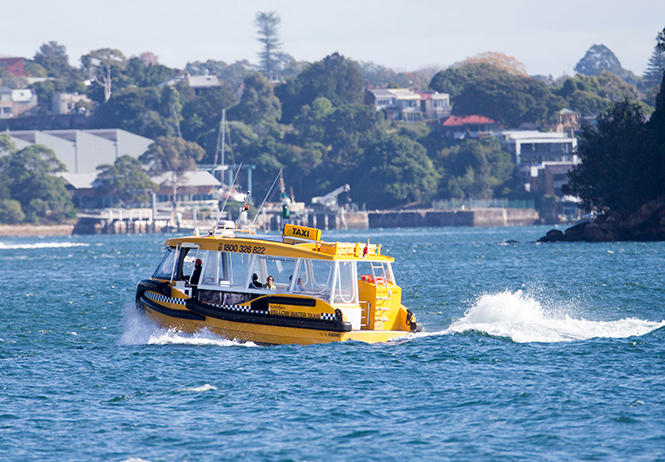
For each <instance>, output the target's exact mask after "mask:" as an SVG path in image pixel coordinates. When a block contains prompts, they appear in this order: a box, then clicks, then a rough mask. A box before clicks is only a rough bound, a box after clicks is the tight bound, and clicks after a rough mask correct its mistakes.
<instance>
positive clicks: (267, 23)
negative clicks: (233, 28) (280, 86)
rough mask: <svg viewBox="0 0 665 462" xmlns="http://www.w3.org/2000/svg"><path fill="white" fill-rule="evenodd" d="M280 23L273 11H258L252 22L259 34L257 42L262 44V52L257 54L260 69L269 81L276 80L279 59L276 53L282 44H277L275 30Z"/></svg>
mask: <svg viewBox="0 0 665 462" xmlns="http://www.w3.org/2000/svg"><path fill="white" fill-rule="evenodd" d="M281 21H282V20H281V18H280V17H279V15H278V14H277V13H276V12H275V11H260V12H258V13H256V18H255V20H254V24H255V25H256V28H257V29H258V33H259V42H261V43H262V44H263V50H262V51H261V52H259V59H260V61H261V64H260V69H261V72H262V73H263V75H265V76H266V77H267V78H268V79H270V80H275V79H277V78H278V76H277V67H278V64H279V59H278V57H277V53H278V51H279V49H280V47H281V45H282V44H281V43H280V42H279V36H278V32H277V29H278V28H279V24H280V22H281Z"/></svg>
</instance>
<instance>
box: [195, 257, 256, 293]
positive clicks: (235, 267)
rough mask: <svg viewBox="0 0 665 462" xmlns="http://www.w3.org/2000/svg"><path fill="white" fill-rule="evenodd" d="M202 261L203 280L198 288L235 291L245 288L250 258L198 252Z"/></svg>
mask: <svg viewBox="0 0 665 462" xmlns="http://www.w3.org/2000/svg"><path fill="white" fill-rule="evenodd" d="M199 255H200V256H199V258H201V259H202V260H203V278H202V279H201V283H200V284H199V286H200V287H201V286H224V287H233V288H236V289H245V288H247V265H248V263H249V260H250V258H251V257H250V256H249V255H247V254H244V253H232V252H218V251H215V250H209V251H203V252H200V254H199Z"/></svg>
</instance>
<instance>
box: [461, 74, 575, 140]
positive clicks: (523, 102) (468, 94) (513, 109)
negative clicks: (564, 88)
mask: <svg viewBox="0 0 665 462" xmlns="http://www.w3.org/2000/svg"><path fill="white" fill-rule="evenodd" d="M564 107H565V102H564V101H563V99H561V98H559V97H556V96H554V95H552V94H551V93H550V91H549V89H548V88H547V86H546V85H545V84H544V83H543V82H540V81H538V80H536V79H533V78H531V77H521V76H516V75H512V74H508V73H507V72H498V73H496V74H495V75H494V76H491V77H486V76H481V77H477V78H475V79H474V80H472V81H471V82H469V83H468V84H467V85H466V86H465V87H464V90H463V91H462V92H461V93H460V94H459V95H458V96H457V97H456V98H454V99H453V113H454V114H456V115H474V114H478V115H484V116H487V117H489V118H491V119H494V120H496V121H497V122H500V123H502V124H503V125H505V126H507V127H519V126H520V125H521V124H523V123H539V122H543V121H546V120H553V119H554V116H555V114H556V113H557V112H558V111H559V110H561V109H563V108H564Z"/></svg>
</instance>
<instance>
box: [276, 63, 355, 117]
mask: <svg viewBox="0 0 665 462" xmlns="http://www.w3.org/2000/svg"><path fill="white" fill-rule="evenodd" d="M275 94H276V95H277V96H278V97H279V99H280V101H281V102H282V122H283V123H291V122H292V121H293V119H294V118H295V117H296V116H297V115H298V114H300V108H302V107H303V106H304V105H311V104H312V102H314V100H315V99H317V98H320V97H322V96H323V97H325V98H327V99H328V100H329V101H330V102H331V103H332V104H333V106H335V107H338V106H342V105H344V104H354V103H362V101H363V81H362V76H361V74H360V70H359V69H358V65H357V64H356V63H355V62H354V61H352V60H350V59H347V58H345V57H344V56H342V55H340V54H339V53H333V54H332V55H329V56H326V57H325V58H324V59H323V60H322V61H317V62H315V63H313V64H310V65H309V66H308V67H307V68H306V69H305V70H304V71H303V72H301V73H300V74H299V75H298V77H297V78H296V79H295V80H288V81H287V82H286V83H285V84H283V85H280V86H278V87H277V88H276V89H275Z"/></svg>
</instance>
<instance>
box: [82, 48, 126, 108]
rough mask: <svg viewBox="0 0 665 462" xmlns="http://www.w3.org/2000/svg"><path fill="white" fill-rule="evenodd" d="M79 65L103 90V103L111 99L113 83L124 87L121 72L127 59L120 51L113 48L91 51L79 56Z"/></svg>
mask: <svg viewBox="0 0 665 462" xmlns="http://www.w3.org/2000/svg"><path fill="white" fill-rule="evenodd" d="M81 65H82V66H83V69H84V70H85V71H86V72H87V73H88V75H89V76H90V79H92V80H93V81H95V82H97V83H98V84H99V85H101V86H102V88H103V89H104V102H107V101H108V100H109V99H110V98H111V93H112V84H113V82H116V83H119V86H120V87H121V88H122V87H124V86H125V83H126V82H124V80H126V77H124V75H123V71H124V69H125V67H126V66H127V59H126V58H125V55H124V54H122V51H120V50H116V49H114V48H100V49H99V50H93V51H91V52H90V53H88V54H87V55H83V56H81Z"/></svg>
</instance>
